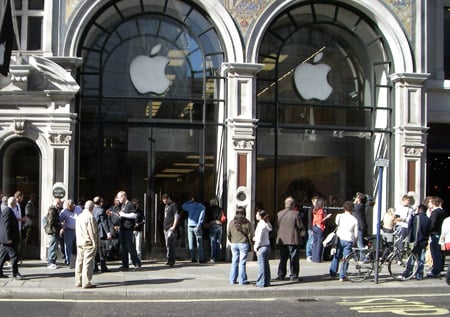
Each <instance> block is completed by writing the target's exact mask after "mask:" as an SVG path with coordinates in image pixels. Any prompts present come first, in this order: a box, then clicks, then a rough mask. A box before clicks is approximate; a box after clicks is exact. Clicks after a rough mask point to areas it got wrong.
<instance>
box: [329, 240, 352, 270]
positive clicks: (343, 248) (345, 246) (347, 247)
mask: <svg viewBox="0 0 450 317" xmlns="http://www.w3.org/2000/svg"><path fill="white" fill-rule="evenodd" d="M352 247H353V242H352V241H345V240H341V239H339V245H338V248H337V250H336V253H335V254H334V255H333V259H332V260H331V264H330V276H331V277H335V276H336V275H337V272H338V269H339V261H340V260H341V259H342V258H345V257H346V256H347V255H349V254H350V253H351V252H352ZM347 269H348V262H347V261H344V262H343V264H342V267H341V271H340V273H339V278H345V275H346V274H347Z"/></svg>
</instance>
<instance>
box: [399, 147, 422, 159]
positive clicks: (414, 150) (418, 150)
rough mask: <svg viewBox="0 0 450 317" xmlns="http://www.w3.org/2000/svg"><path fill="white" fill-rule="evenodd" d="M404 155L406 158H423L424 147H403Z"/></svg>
mask: <svg viewBox="0 0 450 317" xmlns="http://www.w3.org/2000/svg"><path fill="white" fill-rule="evenodd" d="M403 153H404V154H405V156H410V157H421V156H422V153H423V146H420V145H417V146H411V145H405V146H403Z"/></svg>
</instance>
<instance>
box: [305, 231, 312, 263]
mask: <svg viewBox="0 0 450 317" xmlns="http://www.w3.org/2000/svg"><path fill="white" fill-rule="evenodd" d="M312 243H313V232H312V230H311V229H308V240H306V258H310V257H312Z"/></svg>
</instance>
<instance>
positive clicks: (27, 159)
mask: <svg viewBox="0 0 450 317" xmlns="http://www.w3.org/2000/svg"><path fill="white" fill-rule="evenodd" d="M0 159H1V162H2V164H1V175H2V177H1V184H0V188H1V192H2V194H3V195H8V196H12V195H14V193H15V192H17V191H20V192H22V194H23V200H22V201H21V202H20V208H21V211H22V216H25V210H26V209H28V210H30V213H29V216H30V218H29V220H28V221H25V222H22V224H21V226H22V232H21V233H22V246H21V249H20V255H21V256H22V257H23V258H31V259H39V252H40V238H39V232H40V226H41V224H40V221H39V219H40V210H38V206H40V204H39V198H40V197H39V193H40V170H41V169H40V161H41V155H40V152H39V149H38V148H37V146H36V145H35V144H34V143H33V142H31V141H29V140H26V139H20V140H13V141H11V142H9V143H7V144H5V146H4V147H3V148H2V150H1V151H0ZM27 204H28V207H27ZM31 204H32V205H31ZM33 207H34V208H33Z"/></svg>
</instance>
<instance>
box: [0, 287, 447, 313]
mask: <svg viewBox="0 0 450 317" xmlns="http://www.w3.org/2000/svg"><path fill="white" fill-rule="evenodd" d="M449 296H450V292H449V293H445V294H444V293H440V294H417V295H401V294H399V295H398V296H395V297H392V296H383V295H382V294H380V295H378V296H374V295H372V296H358V297H355V296H353V297H321V298H270V297H265V298H242V299H240V300H237V299H230V300H224V299H215V300H211V299H205V300H202V299H198V300H170V299H166V300H163V301H161V300H151V299H149V300H136V301H133V300H115V299H114V298H111V299H109V300H100V301H99V300H45V299H36V300H30V299H24V300H20V299H0V311H1V315H2V316H24V317H26V316H33V317H35V316H46V317H53V316H54V317H56V316H58V317H78V316H96V317H99V316H108V317H111V316H183V317H188V316H215V317H222V316H258V317H263V316H301V317H310V316H311V317H313V316H314V317H319V316H326V317H331V316H346V317H353V316H368V317H372V316H373V317H389V316H427V317H428V316H450V301H448V297H449Z"/></svg>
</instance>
